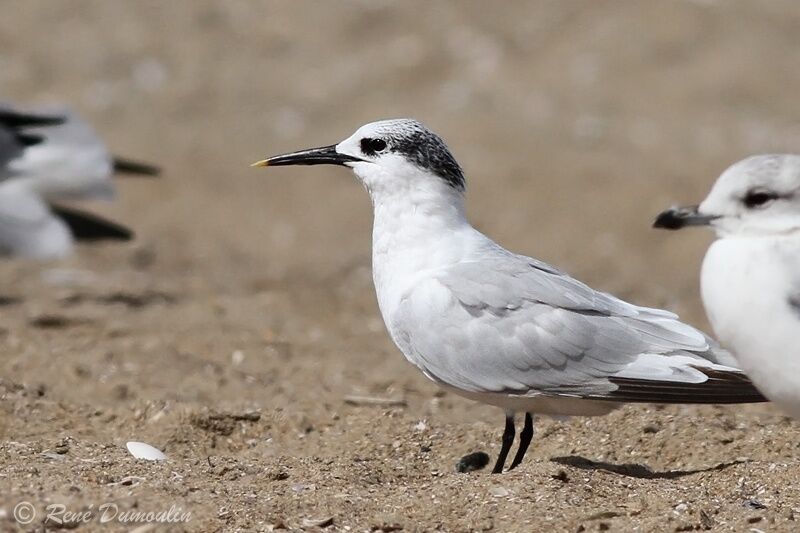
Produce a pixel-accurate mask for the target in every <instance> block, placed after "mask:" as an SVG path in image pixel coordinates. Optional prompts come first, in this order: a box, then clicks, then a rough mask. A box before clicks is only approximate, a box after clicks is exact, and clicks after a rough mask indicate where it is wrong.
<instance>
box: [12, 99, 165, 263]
mask: <svg viewBox="0 0 800 533" xmlns="http://www.w3.org/2000/svg"><path fill="white" fill-rule="evenodd" d="M115 173H121V174H134V175H146V176H155V175H157V174H158V169H157V168H156V167H154V166H151V165H147V164H143V163H138V162H135V161H130V160H126V159H122V158H119V157H114V156H113V155H112V154H111V153H110V152H109V150H108V148H107V147H106V145H105V143H103V141H102V140H101V139H100V137H98V135H97V133H96V132H95V131H94V129H92V127H91V126H90V125H89V124H88V123H86V122H85V121H83V120H82V119H81V118H80V117H78V116H77V115H76V114H75V113H74V112H72V111H70V110H69V109H66V108H61V107H46V108H41V109H35V110H34V109H30V110H28V109H22V108H19V107H14V106H12V105H10V104H7V103H0V255H7V256H18V257H26V258H33V259H50V258H57V257H62V256H64V255H67V254H69V253H70V252H71V251H72V249H73V245H74V242H75V241H76V240H89V241H95V240H106V239H112V240H129V239H130V238H131V237H132V233H131V231H130V230H128V229H127V228H125V227H123V226H121V225H119V224H116V223H114V222H111V221H108V220H105V219H103V218H101V217H98V216H96V215H92V214H89V213H85V212H83V211H80V210H77V209H75V208H71V207H66V206H63V205H59V204H58V202H63V201H74V200H93V199H101V200H109V199H111V198H113V197H114V194H115V186H114V182H113V176H114V174H115Z"/></svg>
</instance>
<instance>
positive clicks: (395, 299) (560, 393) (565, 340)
mask: <svg viewBox="0 0 800 533" xmlns="http://www.w3.org/2000/svg"><path fill="white" fill-rule="evenodd" d="M318 164H331V165H344V166H346V167H350V168H351V169H352V170H353V172H354V173H355V175H356V176H357V177H358V179H359V181H360V182H361V183H362V184H363V186H364V187H365V188H366V189H367V191H368V192H369V195H370V197H371V199H372V205H373V212H374V222H373V232H372V273H373V281H374V284H375V290H376V293H377V298H378V304H379V307H380V312H381V314H382V316H383V320H384V322H385V324H386V327H387V329H388V331H389V334H390V336H391V338H392V340H393V341H394V343H395V344H396V345H397V347H398V348H399V349H400V351H401V352H403V354H404V355H405V356H406V358H407V359H408V360H409V361H410V362H411V363H412V364H414V365H415V366H416V367H417V368H419V370H421V371H422V372H423V374H425V376H427V377H428V378H430V379H431V380H433V381H434V382H436V383H437V384H439V385H440V386H442V387H444V388H445V389H447V390H450V391H452V392H454V393H457V394H459V395H461V396H464V397H467V398H470V399H473V400H477V401H479V402H484V403H487V404H491V405H494V406H497V407H500V408H502V409H504V410H505V412H506V413H505V429H504V431H503V436H502V445H501V448H500V453H499V455H498V458H497V461H496V462H495V465H494V468H493V472H495V473H499V472H502V471H503V468H504V465H505V462H506V458H507V456H508V453H509V451H510V449H511V446H512V444H513V442H514V439H515V421H514V415H515V413H525V422H524V426H523V430H522V432H521V433H520V442H519V447H518V449H517V453H516V455H515V457H514V458H513V460H512V462H511V466H510V467H509V469H513V468H515V467H517V466H518V465H519V464H520V462H521V461H522V459H523V458H524V456H525V453H526V451H527V449H528V446H529V444H530V442H531V439H532V437H533V415H534V414H545V415H568V416H569V415H585V416H593V415H603V414H606V413H608V412H610V411H612V410H613V409H615V408H617V407H619V406H620V405H622V404H623V403H626V402H655V403H739V402H758V401H764V398H763V397H762V396H761V394H760V393H759V392H758V391H757V390H756V389H755V388H754V387H753V385H752V384H751V382H750V380H749V379H748V378H747V377H746V376H745V374H743V373H742V372H741V371H740V370H738V369H737V368H735V367H733V366H731V364H730V363H731V361H732V360H731V358H730V356H729V354H727V352H725V351H724V350H722V349H721V348H719V347H718V346H717V345H716V344H715V343H714V342H713V341H711V340H710V339H709V338H708V337H707V336H706V335H704V334H703V333H701V332H700V331H698V330H696V329H694V328H692V327H691V326H688V325H686V324H683V323H681V322H679V321H678V319H677V316H676V315H674V314H673V313H670V312H668V311H662V310H659V309H650V308H647V307H639V306H636V305H633V304H629V303H627V302H624V301H622V300H620V299H618V298H615V297H614V296H611V295H609V294H606V293H603V292H599V291H596V290H593V289H592V288H590V287H588V286H586V285H584V284H583V283H581V282H580V281H577V280H575V279H573V278H571V277H570V276H568V275H567V274H565V273H564V272H562V271H560V270H558V269H556V268H554V267H552V266H550V265H548V264H547V263H544V262H542V261H539V260H538V259H533V258H531V257H526V256H523V255H518V254H515V253H513V252H510V251H508V250H506V249H504V248H502V247H501V246H500V245H498V244H496V243H495V242H494V241H492V240H491V239H490V238H489V237H487V236H485V235H483V234H482V233H480V232H479V231H478V230H476V229H475V228H473V227H472V226H471V225H470V223H469V222H468V220H467V217H466V214H465V210H464V193H465V187H466V182H465V179H464V174H463V172H462V170H461V167H460V166H459V164H458V163H457V162H456V160H455V158H454V157H453V155H452V154H451V153H450V150H449V149H448V148H447V146H446V145H445V143H444V141H443V140H442V139H441V138H440V137H439V136H438V135H436V134H434V133H433V132H431V131H430V130H429V129H428V128H426V127H425V126H424V125H422V124H421V123H420V122H418V121H416V120H411V119H398V120H385V121H379V122H374V123H370V124H367V125H365V126H362V127H361V128H359V129H358V130H357V131H356V132H355V133H354V134H353V135H351V136H350V137H348V138H347V139H345V140H343V141H342V142H340V143H339V144H336V145H331V146H325V147H322V148H312V149H309V150H302V151H299V152H293V153H288V154H285V155H278V156H274V157H270V158H268V159H265V160H263V161H259V162H257V163H254V164H253V166H269V167H273V166H281V165H318Z"/></svg>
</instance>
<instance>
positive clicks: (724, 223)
mask: <svg viewBox="0 0 800 533" xmlns="http://www.w3.org/2000/svg"><path fill="white" fill-rule="evenodd" d="M654 226H655V227H657V228H664V229H680V228H682V227H685V226H711V227H713V228H714V229H715V230H716V232H717V234H718V235H719V236H731V235H779V234H786V233H789V232H792V231H795V230H798V229H800V156H798V155H788V154H786V155H784V154H779V155H756V156H752V157H748V158H747V159H744V160H742V161H739V162H738V163H735V164H733V165H732V166H731V167H729V168H728V169H727V170H725V172H723V173H722V175H721V176H720V177H719V179H717V182H716V183H715V184H714V187H712V189H711V192H710V193H709V194H708V196H707V197H706V199H705V200H703V202H702V203H701V204H700V205H699V206H692V207H673V208H670V209H667V210H666V211H664V212H662V213H661V214H660V215H658V218H657V219H656V221H655V223H654Z"/></svg>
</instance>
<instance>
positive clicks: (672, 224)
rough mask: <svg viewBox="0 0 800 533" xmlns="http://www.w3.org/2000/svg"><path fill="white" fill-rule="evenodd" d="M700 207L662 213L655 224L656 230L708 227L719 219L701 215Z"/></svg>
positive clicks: (670, 209) (694, 206) (669, 210)
mask: <svg viewBox="0 0 800 533" xmlns="http://www.w3.org/2000/svg"><path fill="white" fill-rule="evenodd" d="M698 208H699V206H696V205H691V206H686V207H670V208H669V209H667V210H666V211H662V212H661V213H660V214H659V215H658V216H657V217H656V220H655V222H653V227H654V228H660V229H670V230H676V229H681V228H685V227H686V226H708V225H709V224H710V223H711V221H713V220H714V219H716V218H718V217H715V216H712V215H701V214H700V213H699V211H698Z"/></svg>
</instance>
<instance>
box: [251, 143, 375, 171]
mask: <svg viewBox="0 0 800 533" xmlns="http://www.w3.org/2000/svg"><path fill="white" fill-rule="evenodd" d="M357 161H363V160H362V159H359V158H357V157H353V156H350V155H346V154H340V153H339V152H337V151H336V145H335V144H332V145H330V146H323V147H321V148H310V149H308V150H300V151H299V152H292V153H290V154H283V155H276V156H273V157H270V158H268V159H264V160H263V161H258V162H256V163H253V164H252V165H251V166H254V167H278V166H281V165H344V164H346V163H354V162H357Z"/></svg>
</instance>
